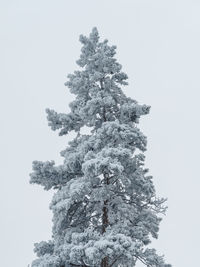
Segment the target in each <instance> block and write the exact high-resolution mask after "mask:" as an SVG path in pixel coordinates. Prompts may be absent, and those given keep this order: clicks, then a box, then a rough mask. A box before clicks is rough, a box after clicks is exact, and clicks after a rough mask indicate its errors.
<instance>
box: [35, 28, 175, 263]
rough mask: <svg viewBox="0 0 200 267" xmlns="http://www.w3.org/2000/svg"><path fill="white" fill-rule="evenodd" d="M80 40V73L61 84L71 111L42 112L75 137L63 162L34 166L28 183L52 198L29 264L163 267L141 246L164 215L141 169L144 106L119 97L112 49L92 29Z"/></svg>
mask: <svg viewBox="0 0 200 267" xmlns="http://www.w3.org/2000/svg"><path fill="white" fill-rule="evenodd" d="M80 42H81V43H82V45H83V46H82V49H81V55H80V59H79V60H78V61H77V64H78V65H79V67H80V68H79V70H77V71H75V72H74V73H73V74H70V75H68V81H67V82H66V84H65V85H66V86H67V87H68V88H69V89H70V92H71V93H72V94H75V96H76V98H75V100H74V101H72V102H71V103H70V105H69V106H70V109H71V112H70V113H69V114H64V113H57V112H55V111H54V110H50V109H47V110H46V111H47V119H48V123H49V126H50V127H51V129H52V130H54V131H55V130H59V135H61V136H63V135H66V134H68V133H69V132H70V131H74V132H75V138H74V139H73V140H72V141H70V142H69V143H68V147H67V148H66V149H65V150H64V151H62V152H61V156H63V157H64V162H63V164H62V165H59V166H55V162H54V161H47V162H40V161H34V162H33V172H32V173H31V180H30V182H31V183H36V184H40V185H42V186H43V187H44V189H45V190H50V189H55V194H54V196H53V199H52V202H51V204H50V209H51V210H52V212H53V229H52V231H53V233H52V240H50V241H48V242H44V241H42V242H40V243H36V244H35V249H34V251H35V252H36V254H37V256H38V258H37V259H36V260H34V261H33V263H32V267H36V266H37V267H73V266H77V267H97V266H101V267H111V266H112V267H116V266H124V267H125V266H127V267H130V266H136V263H137V262H138V261H141V262H142V263H143V264H144V265H146V266H149V267H150V266H152V267H167V266H168V267H169V266H171V265H168V264H165V263H164V259H163V256H158V255H157V254H156V251H155V249H150V248H148V247H146V246H147V245H149V244H150V242H151V240H150V239H151V237H153V238H157V236H158V230H159V223H160V221H161V218H160V215H162V213H164V212H165V210H166V207H165V205H164V202H165V199H163V198H157V197H156V195H155V188H154V185H153V183H152V177H151V176H150V175H148V174H147V173H148V169H146V168H145V167H144V160H145V156H144V153H143V152H144V151H145V150H146V144H147V139H146V137H145V136H144V135H143V133H142V132H141V131H140V130H139V128H138V127H137V124H138V122H139V118H140V116H142V115H145V114H148V113H149V110H150V107H149V106H147V105H139V104H138V103H137V102H136V101H135V100H133V99H131V98H129V97H127V96H126V95H125V94H124V93H123V91H122V89H121V88H122V87H123V86H125V85H127V78H128V77H127V75H126V74H125V73H124V72H122V71H121V69H122V66H121V65H120V64H119V63H118V62H117V60H116V59H115V58H114V56H115V54H116V46H109V45H108V41H107V40H104V41H102V42H100V41H99V34H98V31H97V29H96V28H93V30H92V32H91V34H90V35H89V37H85V36H83V35H81V36H80ZM83 127H87V131H88V134H83V133H82V132H83V131H82V130H83Z"/></svg>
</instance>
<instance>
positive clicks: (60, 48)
mask: <svg viewBox="0 0 200 267" xmlns="http://www.w3.org/2000/svg"><path fill="white" fill-rule="evenodd" d="M0 25H1V29H0V39H1V40H0V58H1V60H0V73H1V79H0V90H1V97H0V101H1V103H0V109H1V110H0V127H1V130H0V135H1V136H0V154H1V159H0V162H1V180H0V182H1V183H0V185H1V188H0V205H1V207H0V208H1V209H0V210H1V220H0V251H1V264H0V265H1V266H3V267H10V266H15V267H23V266H25V267H26V266H27V265H28V264H29V263H31V261H32V260H33V259H34V257H35V255H34V254H33V243H35V242H38V241H41V240H48V239H50V238H51V212H50V211H49V210H48V205H49V202H50V199H51V196H52V193H51V192H46V191H43V189H42V188H40V187H39V186H33V185H30V184H29V173H30V172H31V165H32V161H33V160H36V159H37V160H44V161H45V160H53V159H54V160H55V161H56V163H60V162H61V160H62V158H60V156H59V152H60V151H61V150H63V149H64V148H65V147H66V145H67V142H68V140H69V137H67V138H66V137H58V135H57V133H55V132H52V131H51V130H50V128H49V127H48V126H47V122H46V114H45V112H44V110H45V108H46V107H49V108H54V109H55V110H57V111H59V112H65V111H68V104H69V102H70V100H71V99H72V96H71V95H70V94H69V92H68V90H67V88H66V87H64V82H65V80H66V75H67V74H68V73H72V72H73V71H74V70H75V69H76V64H75V61H76V59H78V57H79V54H80V47H81V46H80V43H79V41H78V38H79V34H81V33H83V34H89V32H90V31H91V29H92V27H93V26H97V27H98V29H99V32H100V35H101V36H102V38H107V39H109V42H110V44H116V45H117V47H118V48H117V52H118V53H117V58H118V60H119V62H120V63H121V64H122V65H123V70H124V71H125V72H127V74H128V76H129V86H128V87H127V88H126V94H127V95H129V96H131V97H133V98H135V99H136V100H138V101H139V102H140V103H145V104H149V105H151V106H152V109H151V113H150V115H149V116H145V118H143V119H142V121H141V124H140V125H141V126H140V127H141V129H142V130H143V132H144V133H145V134H146V135H147V136H148V151H147V152H146V156H147V160H146V166H147V167H149V169H150V173H151V174H152V175H153V176H154V183H155V185H156V188H157V194H158V195H159V196H164V197H168V207H169V209H168V212H167V216H166V217H165V218H164V220H163V222H162V223H161V229H160V236H159V239H158V240H157V241H155V242H154V243H153V245H154V246H155V247H156V248H157V249H158V251H159V252H160V253H161V254H162V253H164V254H165V255H166V259H167V262H170V263H172V265H173V266H174V267H188V266H198V265H199V251H200V248H199V238H200V214H199V212H200V209H199V203H200V194H199V192H200V190H199V187H200V180H199V165H200V164H199V148H200V142H199V136H200V119H199V113H200V112H199V99H200V93H199V90H200V78H199V76H200V75H199V72H200V1H198V0H196V1H195V0H188V1H184V0H166V1H163V0H146V1H145V0H100V1H97V0H96V1H95V0H84V1H81V0H79V1H78V0H73V1H72V0H70V1H68V0H59V1H52V0H43V1H39V0H34V1H27V0H18V1H16V0H13V1H11V0H6V1H3V0H1V2H0ZM138 266H139V265H138Z"/></svg>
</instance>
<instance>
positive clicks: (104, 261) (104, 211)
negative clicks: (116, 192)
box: [101, 174, 109, 267]
mask: <svg viewBox="0 0 200 267" xmlns="http://www.w3.org/2000/svg"><path fill="white" fill-rule="evenodd" d="M104 179H105V182H106V184H107V185H108V184H109V177H108V175H106V174H104ZM108 224H109V220H108V199H106V200H104V205H103V209H102V234H104V233H105V232H106V228H107V226H108ZM101 267H108V257H107V256H106V257H104V258H103V259H102V261H101Z"/></svg>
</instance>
